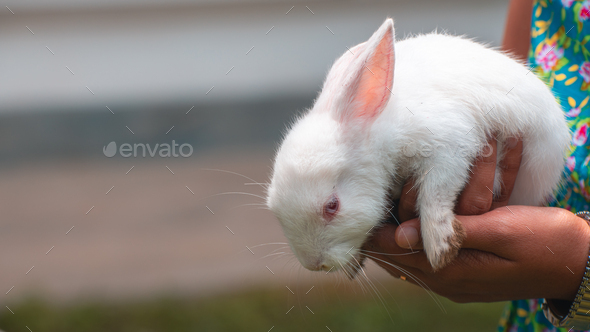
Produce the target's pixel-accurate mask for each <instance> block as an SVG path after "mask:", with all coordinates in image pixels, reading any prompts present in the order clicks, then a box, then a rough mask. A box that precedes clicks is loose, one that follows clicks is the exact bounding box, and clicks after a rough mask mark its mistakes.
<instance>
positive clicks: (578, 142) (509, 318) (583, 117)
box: [498, 0, 590, 332]
mask: <svg viewBox="0 0 590 332" xmlns="http://www.w3.org/2000/svg"><path fill="white" fill-rule="evenodd" d="M533 6H534V7H533V17H532V26H531V48H530V50H529V55H528V58H529V65H530V66H531V67H532V68H533V69H532V71H533V72H534V73H535V74H537V76H539V77H540V78H542V79H543V80H544V81H545V82H546V83H547V84H548V85H549V86H550V87H551V89H552V90H553V93H554V94H555V95H556V97H557V100H558V101H559V103H560V104H561V106H562V108H563V110H564V112H565V115H566V118H567V120H568V124H569V126H570V129H571V130H572V133H573V139H572V144H571V149H570V151H569V152H568V155H567V164H566V170H565V171H566V174H567V183H566V185H565V186H564V187H563V188H562V190H561V191H560V192H558V193H557V195H556V199H555V200H554V201H553V202H551V203H550V205H552V206H558V207H562V208H565V209H568V210H570V211H572V212H576V211H584V210H590V208H589V201H590V184H589V178H590V177H589V174H590V172H589V167H588V163H589V162H590V153H589V151H588V149H590V141H588V134H589V126H590V105H588V100H589V99H590V44H588V42H589V41H590V0H584V1H578V0H535V1H534V5H533ZM542 301H543V300H542V299H533V300H519V301H512V302H511V303H509V305H508V306H507V307H506V309H505V312H504V314H503V315H502V318H501V320H500V324H499V327H498V331H500V332H517V331H518V332H520V331H523V332H524V331H526V332H537V331H538V332H541V331H542V332H549V331H559V332H561V331H563V332H565V331H570V330H569V329H565V328H555V327H554V326H553V325H551V323H550V322H549V321H548V320H547V319H546V318H545V315H544V314H543V311H542V310H541V303H542ZM571 331H575V330H571Z"/></svg>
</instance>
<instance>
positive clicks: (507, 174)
mask: <svg viewBox="0 0 590 332" xmlns="http://www.w3.org/2000/svg"><path fill="white" fill-rule="evenodd" d="M490 145H491V146H492V147H493V150H494V151H493V152H492V153H491V154H490V155H489V156H488V157H485V158H482V159H480V160H479V161H478V162H477V163H476V165H475V167H474V168H473V173H474V175H473V176H472V179H471V180H470V183H469V184H468V185H467V186H466V188H465V190H464V191H463V193H462V195H461V197H460V198H459V200H458V204H457V206H456V210H455V212H456V214H458V215H462V214H466V215H481V216H479V217H478V216H470V217H461V216H457V218H458V219H459V220H460V221H461V222H462V224H463V226H464V227H465V230H466V232H467V238H466V239H465V241H464V243H463V246H462V247H463V248H462V249H461V250H460V251H459V255H458V257H457V258H456V259H455V260H454V261H453V262H452V263H451V264H450V265H448V266H446V267H445V268H443V269H441V270H439V271H437V272H436V273H435V272H433V270H432V268H431V266H430V265H429V264H428V262H427V260H426V258H425V257H426V256H425V254H424V252H418V253H414V254H408V253H411V251H412V249H421V245H420V238H419V234H420V225H419V222H418V220H417V219H413V220H410V221H407V222H404V223H402V224H401V226H400V227H395V226H394V225H385V226H384V227H383V228H381V229H380V230H379V231H378V232H377V233H376V234H375V235H374V237H373V238H372V240H371V241H370V242H368V244H367V246H366V249H368V250H369V251H368V252H367V253H368V255H369V256H372V258H373V260H375V261H376V262H377V263H378V264H379V265H380V266H381V267H383V268H385V269H386V270H387V271H388V272H389V273H390V274H392V275H394V276H404V277H406V278H407V280H409V281H410V282H412V283H417V280H421V281H422V282H424V283H426V284H427V285H428V286H429V287H431V288H432V289H433V290H434V291H435V292H437V293H439V294H441V295H443V296H445V297H448V298H450V299H451V300H454V301H457V302H471V301H484V302H488V301H500V300H509V299H521V298H532V297H547V298H555V299H568V300H571V299H572V298H573V296H574V294H575V293H576V291H577V288H578V287H579V283H580V280H581V276H582V275H583V271H584V267H585V264H586V260H587V255H588V243H589V242H588V239H589V236H590V232H589V229H588V226H587V225H586V222H585V221H583V220H582V219H581V218H578V217H576V216H574V215H573V214H572V213H569V212H567V211H565V210H562V209H557V208H538V207H524V206H522V207H516V206H515V207H506V208H502V209H497V208H499V207H503V206H506V205H507V203H508V199H509V197H510V193H511V191H512V187H513V186H514V181H515V179H516V173H517V172H518V167H519V164H520V156H521V154H522V142H521V141H514V140H513V141H512V142H509V144H507V145H508V149H507V152H506V154H505V157H504V158H503V160H502V161H501V162H500V165H501V167H502V169H503V180H504V181H503V182H504V183H503V187H502V189H501V192H500V194H499V195H496V197H495V199H494V196H493V195H492V192H491V188H493V182H494V174H495V168H496V153H495V149H496V142H495V141H492V142H490ZM412 185H413V183H408V184H406V186H405V188H404V189H405V190H403V193H407V194H406V195H403V196H402V197H401V200H400V202H399V211H398V212H399V217H400V219H401V221H405V220H408V219H411V218H414V217H415V212H414V211H415V208H414V204H415V194H416V193H415V191H410V192H409V193H408V191H409V189H406V187H407V188H411V186H412ZM490 209H496V210H494V211H492V212H489V213H487V212H488V211H489V210H490ZM484 213H485V214H484ZM482 214H483V215H482ZM529 229H530V230H529ZM533 232H534V234H533ZM394 240H395V241H394ZM545 246H546V247H545ZM405 248H411V250H407V249H405ZM399 254H404V255H403V256H400V255H399ZM395 266H397V267H395ZM566 266H567V267H566ZM400 269H402V270H400ZM569 270H571V272H570V271H569ZM402 271H403V272H402ZM412 276H414V277H415V278H417V279H413V278H412Z"/></svg>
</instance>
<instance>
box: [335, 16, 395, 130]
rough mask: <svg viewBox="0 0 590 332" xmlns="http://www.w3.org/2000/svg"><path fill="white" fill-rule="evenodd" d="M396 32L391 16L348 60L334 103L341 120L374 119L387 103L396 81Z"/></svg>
mask: <svg viewBox="0 0 590 332" xmlns="http://www.w3.org/2000/svg"><path fill="white" fill-rule="evenodd" d="M394 36H395V33H394V30H393V20H392V19H390V18H388V19H387V20H385V22H384V23H383V25H381V27H380V28H379V29H378V30H377V31H376V32H375V33H374V34H373V36H371V38H370V39H369V40H368V41H367V42H366V43H365V44H364V46H365V47H364V49H362V50H361V52H362V53H361V54H357V55H356V57H355V58H356V59H354V60H353V61H351V63H350V64H349V66H348V68H347V69H346V72H345V73H344V77H343V80H342V81H341V82H342V83H343V85H342V88H341V90H340V91H341V93H340V95H339V96H338V97H337V98H336V105H334V106H336V107H335V111H336V112H337V113H338V114H337V118H338V119H339V120H340V121H341V122H349V121H354V120H360V121H361V122H366V121H370V122H372V120H374V119H375V118H376V117H377V116H378V115H379V114H380V113H381V111H383V109H384V108H385V105H387V102H388V101H389V97H390V95H391V89H392V85H393V69H394V62H395V55H394Z"/></svg>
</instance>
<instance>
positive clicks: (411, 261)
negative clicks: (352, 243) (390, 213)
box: [364, 219, 431, 271]
mask: <svg viewBox="0 0 590 332" xmlns="http://www.w3.org/2000/svg"><path fill="white" fill-rule="evenodd" d="M416 223H418V219H412V220H410V221H407V222H404V223H402V226H400V227H396V226H395V225H391V224H389V225H384V226H383V227H382V228H380V229H379V230H377V232H375V233H374V234H373V236H372V237H371V239H370V240H369V243H368V245H366V246H365V248H366V250H364V253H366V254H367V256H369V255H382V256H385V257H388V259H390V260H395V262H396V263H399V264H403V265H406V266H409V267H413V268H417V269H421V270H423V271H430V270H431V267H430V264H429V263H428V260H427V258H426V254H425V253H424V251H417V250H416V249H412V250H409V249H405V248H402V247H400V246H399V245H398V244H397V242H396V238H399V237H400V236H396V234H397V233H398V232H401V231H399V229H400V228H401V227H404V226H406V224H409V225H410V226H415V224H416ZM400 234H401V233H400ZM418 234H419V228H418ZM402 237H403V235H402Z"/></svg>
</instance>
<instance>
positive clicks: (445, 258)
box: [423, 216, 466, 271]
mask: <svg viewBox="0 0 590 332" xmlns="http://www.w3.org/2000/svg"><path fill="white" fill-rule="evenodd" d="M451 218H452V220H449V221H448V222H447V221H443V222H441V223H440V224H439V225H438V227H437V226H434V227H430V228H431V229H429V231H427V232H426V233H424V234H423V242H424V250H425V251H426V257H427V258H428V261H429V262H430V265H431V266H432V268H433V270H434V271H437V270H440V269H441V268H443V267H445V266H446V265H447V264H449V263H450V262H451V261H452V260H453V259H454V258H455V257H457V254H458V253H459V249H461V244H462V243H463V240H464V239H465V236H466V233H465V229H464V228H463V225H461V222H460V221H459V220H457V218H455V216H452V217H451ZM449 226H450V227H449ZM427 229H428V227H427Z"/></svg>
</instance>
